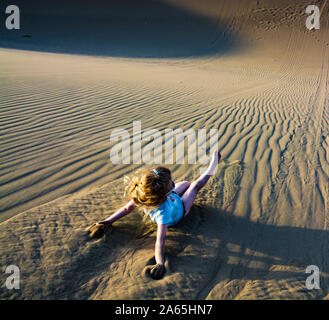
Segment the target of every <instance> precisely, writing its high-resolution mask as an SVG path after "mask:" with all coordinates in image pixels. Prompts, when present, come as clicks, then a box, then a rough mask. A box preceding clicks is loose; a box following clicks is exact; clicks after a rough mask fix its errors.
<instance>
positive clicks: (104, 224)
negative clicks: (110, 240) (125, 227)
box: [87, 221, 111, 239]
mask: <svg viewBox="0 0 329 320" xmlns="http://www.w3.org/2000/svg"><path fill="white" fill-rule="evenodd" d="M110 225H111V223H110V222H108V221H100V222H97V223H94V224H92V225H91V226H90V227H89V228H88V230H87V231H88V233H89V237H90V238H96V239H100V238H101V237H103V236H104V234H105V233H106V231H107V230H108V228H109V227H110Z"/></svg>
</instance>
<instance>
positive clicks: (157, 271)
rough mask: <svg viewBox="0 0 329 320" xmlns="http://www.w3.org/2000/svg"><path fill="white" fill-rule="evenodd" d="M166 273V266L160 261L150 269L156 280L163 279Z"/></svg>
mask: <svg viewBox="0 0 329 320" xmlns="http://www.w3.org/2000/svg"><path fill="white" fill-rule="evenodd" d="M165 273H166V268H165V266H164V264H160V263H157V264H156V265H155V266H154V267H152V269H151V270H150V275H151V277H152V278H153V279H155V280H159V279H161V278H162V277H163V276H164V274H165Z"/></svg>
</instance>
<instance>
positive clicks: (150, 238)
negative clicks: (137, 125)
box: [0, 0, 329, 299]
mask: <svg viewBox="0 0 329 320" xmlns="http://www.w3.org/2000/svg"><path fill="white" fill-rule="evenodd" d="M96 2H97V1H96ZM142 2H143V3H144V2H145V3H146V4H147V3H148V2H152V3H155V4H154V6H153V5H152V6H150V8H151V9H150V10H151V12H152V14H153V15H151V14H150V17H154V19H152V18H150V19H149V20H147V21H148V24H145V26H144V24H143V23H142V22H140V21H146V20H144V18H145V17H143V14H144V13H143V10H140V11H138V10H135V11H134V10H127V12H128V13H127V15H128V16H129V15H130V14H133V13H134V12H135V14H136V15H137V16H138V15H141V16H139V18H140V19H135V18H136V17H134V18H131V17H130V18H129V19H128V18H127V19H128V21H129V23H130V24H128V23H125V21H122V19H119V18H120V17H121V16H120V14H121V15H123V16H126V15H125V12H124V11H123V12H122V10H123V9H122V7H119V8H118V9H116V10H117V11H116V12H117V13H118V12H119V13H120V14H119V13H118V16H117V19H118V20H120V21H121V22H120V23H119V24H118V25H117V28H122V31H120V30H121V29H115V30H116V31H113V32H112V33H111V34H110V35H108V34H106V30H108V29H107V28H109V29H110V28H111V30H113V25H112V24H113V22H109V25H107V22H106V21H110V20H111V19H106V10H105V9H104V10H101V7H100V8H98V9H97V6H95V8H96V9H95V11H92V10H89V9H90V8H89V7H88V6H87V5H83V6H82V7H81V8H80V10H81V12H78V14H76V15H75V20H74V23H73V22H72V20H70V15H72V14H73V13H74V11H73V8H72V7H70V6H68V8H67V10H66V13H65V14H64V15H61V19H59V20H58V21H61V24H59V22H58V24H59V25H61V26H62V29H61V28H60V26H58V29H56V28H55V25H56V23H57V22H56V21H57V20H56V17H58V15H56V11H54V13H53V15H50V16H49V17H45V16H44V12H43V10H46V9H45V8H44V7H42V6H41V7H38V8H39V9H38V10H39V12H37V13H35V20H33V19H32V18H31V20H29V19H25V21H26V23H27V25H28V29H24V28H23V26H22V30H20V31H17V32H16V33H15V34H12V33H9V31H6V32H4V36H3V38H2V40H0V47H1V48H0V83H1V86H0V110H1V113H0V125H1V129H0V130H1V148H0V159H1V162H0V175H1V180H0V265H1V268H2V272H1V275H0V284H1V285H0V298H1V299H328V297H329V203H328V199H329V134H328V133H329V108H328V107H329V92H328V84H329V77H328V71H329V27H328V24H329V3H327V1H313V4H317V5H318V6H319V7H320V8H321V28H320V30H308V29H307V28H306V27H305V20H306V18H307V15H306V14H305V8H306V7H307V5H309V1H303V0H299V1H282V0H281V1H269V0H268V1H265V0H259V1H237V0H234V1H210V0H207V1H197V0H193V1H185V0H184V1H183V0H182V1H178V0H177V1H176V0H170V1H169V0H167V1H142ZM68 3H70V2H68ZM100 3H101V1H100ZM109 3H111V1H110V2H109ZM131 3H133V2H131ZM22 5H23V4H22ZM130 5H132V4H130ZM30 10H32V9H30ZM83 10H87V11H88V10H89V11H88V12H90V19H91V20H90V21H94V22H93V23H92V22H90V23H89V24H86V21H85V20H86V16H85V15H84V14H83ZM120 10H121V11H120ZM152 10H153V11H152ZM166 10H167V11H166ZM161 12H168V14H169V15H170V14H172V15H174V18H172V20H170V21H171V22H170V23H169V22H168V21H167V20H166V19H165V18H161V17H160V16H158V15H160V13H161ZM101 14H103V15H104V19H101V18H99V19H96V18H95V17H96V16H97V17H98V16H99V15H101ZM38 17H39V18H40V17H41V18H40V19H39V18H38ZM159 17H160V18H161V19H160V18H159ZM38 19H39V20H38ZM134 19H135V20H134ZM31 21H35V23H31ZM46 21H49V28H48V29H47V28H40V27H39V24H38V23H45V22H46ZM111 21H112V20H111ZM134 21H135V22H134ZM136 21H137V22H136ZM70 22H71V23H72V25H73V26H74V27H73V29H72V30H71V31H67V30H65V28H64V26H66V25H67V24H68V23H70ZM22 23H23V20H22ZM134 23H136V25H134ZM169 25H170V28H169ZM87 26H88V28H87ZM80 27H81V28H82V29H80ZM79 30H83V31H82V33H81V36H80V37H79V36H77V35H78V31H79ZM95 30H102V32H99V33H97V34H98V36H97V37H96V36H94V35H95V34H94V33H93V32H95ZM118 30H119V31H118ZM150 30H152V32H151V31H150ZM177 30H180V31H177ZM120 32H121V33H120ZM167 32H168V34H167ZM24 35H30V37H27V36H25V37H24ZM121 35H122V37H121ZM166 35H167V37H168V39H167V38H166V37H165V36H166ZM109 36H111V37H112V38H111V39H113V41H106V39H108V37H109ZM56 37H57V38H56ZM142 40H143V41H142ZM133 121H140V122H141V125H142V130H147V129H150V128H153V129H157V130H159V131H160V133H161V134H162V133H164V131H165V130H166V129H167V128H171V129H177V128H180V129H182V130H187V129H189V128H190V129H193V130H198V129H207V130H208V132H209V131H210V129H214V128H215V129H217V130H218V133H219V141H218V148H219V150H220V151H221V154H222V161H221V163H220V165H219V167H218V170H217V172H216V175H215V176H214V177H212V179H211V180H210V181H209V183H208V184H207V185H206V187H204V189H202V190H201V192H200V194H199V195H198V198H197V200H196V202H195V206H194V207H193V209H192V211H191V213H190V214H189V216H188V217H187V219H186V220H185V221H184V222H182V223H180V224H178V225H177V226H175V227H172V228H169V229H168V233H167V238H166V242H165V250H166V251H165V252H166V255H167V257H168V264H167V273H166V275H165V277H164V278H163V279H161V280H158V281H156V280H151V279H149V278H148V277H147V275H146V274H145V268H146V266H147V265H148V264H150V263H151V262H150V261H151V260H150V259H152V257H153V255H154V245H155V237H156V225H154V224H153V223H152V222H151V221H150V220H149V218H148V217H145V216H143V214H142V211H140V210H135V211H134V212H133V213H131V214H130V215H128V216H126V217H124V218H122V219H121V220H119V221H116V222H115V223H114V224H113V227H112V228H111V229H110V230H109V232H108V233H107V234H106V236H105V237H104V238H102V239H99V240H89V239H88V237H87V235H86V231H85V229H86V228H87V227H88V226H89V225H90V224H92V223H93V222H95V221H98V220H101V219H104V218H106V217H108V216H109V215H110V214H111V213H113V212H114V211H115V210H116V209H118V208H119V207H120V206H121V205H123V204H125V202H126V201H128V198H127V196H126V195H124V189H125V186H126V185H127V181H129V179H130V178H131V177H132V176H133V175H134V174H136V173H137V174H138V173H139V172H141V171H142V170H143V169H145V168H153V167H154V166H155V165H154V164H145V163H140V164H132V163H130V164H128V163H122V164H114V163H113V162H112V161H111V159H110V150H111V148H112V146H113V144H114V143H113V141H110V136H111V133H112V132H113V130H114V129H116V128H122V129H125V130H128V131H129V132H130V133H131V132H132V125H133ZM149 144H150V141H144V142H143V144H142V147H143V148H145V149H143V150H144V151H145V150H147V147H148V145H149ZM185 160H186V161H185V164H179V163H173V164H168V165H166V164H165V165H166V166H167V167H169V168H170V169H171V170H172V172H173V177H174V179H175V181H180V180H190V181H192V180H193V179H195V178H197V177H198V175H199V169H200V168H201V166H202V165H201V164H200V163H196V164H188V163H187V157H185ZM8 265H17V266H18V267H19V268H20V272H21V274H20V278H21V281H20V289H19V290H8V289H7V288H6V287H5V281H6V277H7V276H8V275H7V274H5V272H4V271H5V268H6V266H8ZM309 265H316V266H318V267H319V269H320V272H321V277H320V289H318V290H308V289H307V288H306V286H305V280H306V278H307V276H308V274H306V273H305V269H306V267H307V266H309Z"/></svg>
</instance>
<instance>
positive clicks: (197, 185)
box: [182, 151, 221, 216]
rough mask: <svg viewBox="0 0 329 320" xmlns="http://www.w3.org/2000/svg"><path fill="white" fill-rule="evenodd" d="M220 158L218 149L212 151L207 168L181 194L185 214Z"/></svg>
mask: <svg viewBox="0 0 329 320" xmlns="http://www.w3.org/2000/svg"><path fill="white" fill-rule="evenodd" d="M220 158H221V155H220V153H219V152H218V151H215V152H214V153H213V156H212V159H211V161H210V164H209V167H208V168H207V170H206V171H205V172H204V173H203V174H202V175H201V176H200V177H199V178H198V179H197V180H195V181H193V182H192V183H191V185H190V186H189V188H188V189H187V190H186V191H185V193H184V194H183V196H182V200H183V203H184V207H185V216H186V215H187V214H188V213H189V212H190V210H191V208H192V205H193V202H194V200H195V198H196V196H197V194H198V192H199V191H200V189H201V188H202V187H203V186H204V185H205V184H206V183H207V182H208V180H209V178H210V177H211V176H212V175H213V173H214V171H215V169H216V167H217V164H218V162H219V160H220Z"/></svg>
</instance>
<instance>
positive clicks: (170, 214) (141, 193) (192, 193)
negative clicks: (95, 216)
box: [89, 151, 221, 279]
mask: <svg viewBox="0 0 329 320" xmlns="http://www.w3.org/2000/svg"><path fill="white" fill-rule="evenodd" d="M220 158H221V155H220V153H219V152H218V151H215V152H214V153H213V156H212V159H211V161H210V164H209V167H208V168H207V170H206V171H205V172H204V173H203V174H202V175H201V176H200V177H199V178H198V179H197V180H195V181H193V182H192V183H190V182H189V181H181V182H179V183H177V184H175V182H174V181H173V180H172V177H171V172H170V170H169V169H167V168H165V167H157V168H156V169H153V170H151V171H148V172H146V173H144V175H143V176H142V177H141V178H135V179H133V180H132V181H131V183H130V185H129V195H130V197H131V199H132V200H131V201H130V202H128V203H127V204H126V205H125V206H123V207H122V208H120V209H119V210H118V211H116V212H115V213H113V214H112V215H111V216H110V217H109V218H107V219H106V220H103V221H99V222H97V223H95V224H93V225H92V226H91V227H90V228H89V233H90V237H92V238H99V237H102V236H103V235H104V233H105V232H106V231H107V229H108V228H109V226H110V225H111V224H112V223H113V222H114V221H116V220H118V219H120V218H122V217H123V216H125V215H127V214H128V213H130V212H132V211H133V210H134V209H135V208H136V207H141V208H143V209H144V212H145V213H146V214H149V216H150V218H151V219H152V221H153V222H155V223H157V225H158V230H157V238H156V243H155V261H156V265H155V266H153V267H152V268H151V270H150V275H151V277H152V278H153V279H161V278H162V277H163V275H164V273H165V267H164V241H165V237H166V231H167V228H168V227H171V226H173V225H175V224H176V223H177V222H178V221H180V220H181V219H182V218H183V217H186V216H187V214H188V213H189V212H190V209H191V207H192V204H193V201H194V200H195V198H196V196H197V193H198V191H199V190H200V189H201V188H202V187H203V186H204V185H205V184H206V183H207V181H208V180H209V178H210V176H211V175H212V174H213V173H214V171H215V169H216V167H217V164H218V162H219V160H220Z"/></svg>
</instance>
